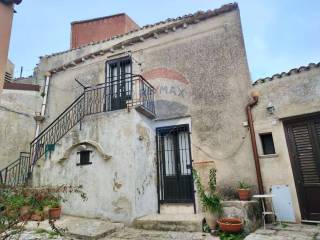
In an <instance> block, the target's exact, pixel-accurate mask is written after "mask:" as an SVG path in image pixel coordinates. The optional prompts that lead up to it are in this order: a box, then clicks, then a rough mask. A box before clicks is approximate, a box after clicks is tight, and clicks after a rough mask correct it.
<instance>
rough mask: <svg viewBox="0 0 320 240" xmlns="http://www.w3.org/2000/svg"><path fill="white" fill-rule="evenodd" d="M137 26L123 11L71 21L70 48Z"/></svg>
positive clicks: (127, 30) (125, 31)
mask: <svg viewBox="0 0 320 240" xmlns="http://www.w3.org/2000/svg"><path fill="white" fill-rule="evenodd" d="M137 28H139V26H138V24H136V23H135V22H134V21H133V20H132V19H131V18H130V17H129V16H128V15H126V14H125V13H120V14H116V15H111V16H107V17H101V18H95V19H89V20H83V21H76V22H72V23H71V48H78V47H81V46H83V45H86V44H88V43H90V42H98V41H101V40H105V39H108V38H111V37H113V36H116V35H119V34H124V33H127V32H129V31H131V30H134V29H137Z"/></svg>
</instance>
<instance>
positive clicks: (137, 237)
mask: <svg viewBox="0 0 320 240" xmlns="http://www.w3.org/2000/svg"><path fill="white" fill-rule="evenodd" d="M119 239H124V240H128V239H129V240H142V239H143V240H170V239H177V240H202V239H203V240H219V238H218V237H213V236H211V235H210V234H206V233H201V232H199V233H198V232H195V233H189V232H170V231H169V232H165V231H150V230H141V229H133V228H124V229H122V230H119V231H117V232H114V233H112V234H111V235H109V236H107V237H105V238H103V240H119Z"/></svg>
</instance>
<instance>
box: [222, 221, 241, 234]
mask: <svg viewBox="0 0 320 240" xmlns="http://www.w3.org/2000/svg"><path fill="white" fill-rule="evenodd" d="M218 224H219V227H220V230H221V231H222V232H226V233H239V232H241V230H242V225H243V223H242V221H241V219H240V218H220V219H219V220H218Z"/></svg>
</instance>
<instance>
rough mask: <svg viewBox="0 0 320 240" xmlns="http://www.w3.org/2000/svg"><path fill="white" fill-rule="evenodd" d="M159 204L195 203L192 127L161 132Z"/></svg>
mask: <svg viewBox="0 0 320 240" xmlns="http://www.w3.org/2000/svg"><path fill="white" fill-rule="evenodd" d="M157 156H158V172H159V203H179V202H180V203H188V202H190V203H192V202H194V191H193V179H192V161H191V148H190V132H189V126H188V125H179V126H173V127H164V128H158V129H157Z"/></svg>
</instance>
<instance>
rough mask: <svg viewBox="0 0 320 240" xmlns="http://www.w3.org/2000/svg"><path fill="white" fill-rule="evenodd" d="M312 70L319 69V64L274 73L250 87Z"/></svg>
mask: <svg viewBox="0 0 320 240" xmlns="http://www.w3.org/2000/svg"><path fill="white" fill-rule="evenodd" d="M313 68H320V62H319V63H310V64H309V65H308V66H301V67H299V68H293V69H291V70H290V71H288V72H282V73H280V74H279V73H276V74H274V75H272V77H265V78H260V79H258V80H256V81H254V83H253V84H252V85H258V84H261V83H265V82H270V81H273V80H275V79H279V78H283V77H286V76H290V75H293V74H299V73H301V72H305V71H309V70H310V69H313Z"/></svg>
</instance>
